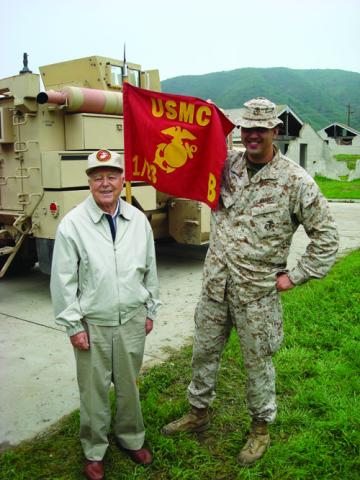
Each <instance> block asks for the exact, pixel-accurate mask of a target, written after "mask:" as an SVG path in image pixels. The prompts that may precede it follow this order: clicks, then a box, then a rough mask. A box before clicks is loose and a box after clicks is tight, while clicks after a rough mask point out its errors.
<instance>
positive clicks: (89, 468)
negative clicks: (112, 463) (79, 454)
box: [84, 460, 104, 480]
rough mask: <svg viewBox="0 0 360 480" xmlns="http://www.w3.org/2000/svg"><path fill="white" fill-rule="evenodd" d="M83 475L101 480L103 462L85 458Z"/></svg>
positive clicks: (90, 478)
mask: <svg viewBox="0 0 360 480" xmlns="http://www.w3.org/2000/svg"><path fill="white" fill-rule="evenodd" d="M84 475H85V477H86V478H87V479H88V480H103V479H104V463H103V462H102V461H92V460H86V461H85V467H84Z"/></svg>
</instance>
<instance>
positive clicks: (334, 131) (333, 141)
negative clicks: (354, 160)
mask: <svg viewBox="0 0 360 480" xmlns="http://www.w3.org/2000/svg"><path fill="white" fill-rule="evenodd" d="M318 134H319V135H320V136H321V138H322V139H324V140H325V141H326V143H327V144H328V145H329V147H330V150H331V151H332V154H333V155H338V154H340V153H343V154H349V155H351V154H353V155H354V154H355V155H357V154H358V155H360V132H359V131H358V130H355V128H352V127H350V126H349V125H345V124H344V123H338V122H334V123H331V124H330V125H328V126H327V127H325V128H322V129H321V130H319V131H318Z"/></svg>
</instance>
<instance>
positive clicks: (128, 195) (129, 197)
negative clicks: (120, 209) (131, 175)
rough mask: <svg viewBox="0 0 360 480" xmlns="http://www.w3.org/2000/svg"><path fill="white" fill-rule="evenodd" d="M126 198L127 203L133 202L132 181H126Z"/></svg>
mask: <svg viewBox="0 0 360 480" xmlns="http://www.w3.org/2000/svg"><path fill="white" fill-rule="evenodd" d="M125 198H126V201H127V203H130V204H131V203H132V195H131V182H129V181H128V182H125Z"/></svg>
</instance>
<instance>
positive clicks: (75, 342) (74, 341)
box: [70, 331, 90, 350]
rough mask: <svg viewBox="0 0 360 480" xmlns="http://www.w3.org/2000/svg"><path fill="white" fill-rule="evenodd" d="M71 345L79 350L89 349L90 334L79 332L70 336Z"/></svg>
mask: <svg viewBox="0 0 360 480" xmlns="http://www.w3.org/2000/svg"><path fill="white" fill-rule="evenodd" d="M70 342H71V345H72V346H73V347H75V348H78V349H79V350H89V348H90V345H89V337H88V334H87V333H86V332H85V331H84V332H79V333H77V334H76V335H72V336H71V337H70Z"/></svg>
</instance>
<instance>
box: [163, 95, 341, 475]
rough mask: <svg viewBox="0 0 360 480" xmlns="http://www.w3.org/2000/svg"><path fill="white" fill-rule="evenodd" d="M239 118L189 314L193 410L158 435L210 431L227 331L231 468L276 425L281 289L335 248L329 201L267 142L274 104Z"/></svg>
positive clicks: (254, 456)
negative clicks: (233, 340)
mask: <svg viewBox="0 0 360 480" xmlns="http://www.w3.org/2000/svg"><path fill="white" fill-rule="evenodd" d="M244 107H245V108H244V109H243V110H242V116H241V119H240V121H239V124H240V126H241V137H242V142H243V144H244V146H245V148H246V151H245V152H244V153H243V152H239V151H230V152H229V154H228V158H227V161H226V163H225V167H224V171H223V179H222V186H221V198H220V203H219V206H218V209H217V210H216V211H215V212H213V214H212V219H211V236H210V246H209V250H208V252H207V256H206V260H205V266H204V272H203V288H202V293H201V297H200V300H199V303H198V305H197V308H196V313H195V334H194V346H193V360H192V367H193V375H192V381H191V383H190V385H189V387H188V399H189V402H190V405H191V406H192V409H191V412H190V413H189V414H187V415H185V416H184V417H182V418H181V419H179V420H176V421H174V422H172V423H170V424H168V425H166V426H165V427H164V429H163V433H164V434H166V435H173V434H175V433H177V432H185V431H187V432H199V431H202V430H205V429H206V428H208V426H209V413H208V406H209V405H210V404H211V402H212V401H213V399H214V396H215V387H216V379H217V372H218V368H219V363H220V357H221V353H222V351H223V348H224V345H225V343H226V341H227V339H228V337H229V334H230V331H231V329H232V327H234V328H235V329H236V331H237V333H238V337H239V341H240V345H241V350H242V355H243V359H244V368H245V370H246V374H247V384H246V396H247V405H248V410H249V414H250V417H251V419H252V425H251V431H250V435H249V438H248V440H247V442H246V444H245V446H244V447H243V449H242V450H241V452H240V454H239V456H238V461H239V463H240V464H241V465H243V466H247V465H251V464H252V463H254V462H255V461H256V460H258V459H259V458H260V457H261V456H262V455H263V454H264V452H265V451H266V449H267V447H268V445H269V443H270V435H269V431H268V424H269V423H271V422H273V421H274V420H275V416H276V401H275V371H274V366H273V362H272V356H273V355H274V353H275V352H276V351H277V350H278V349H279V348H280V345H281V342H282V339H283V325H282V309H281V303H280V298H279V292H281V291H284V290H289V289H291V288H293V287H294V286H296V285H299V284H301V283H304V282H306V281H307V280H309V279H311V278H321V277H323V276H324V275H325V274H326V273H327V272H328V271H329V269H330V268H331V266H332V264H333V263H334V260H335V255H336V252H337V248H338V234H337V230H336V226H335V223H334V220H333V218H332V216H331V214H330V211H329V207H328V204H327V202H326V200H325V199H324V197H323V196H322V195H321V193H320V191H319V189H318V187H317V185H316V183H315V182H314V180H313V179H312V178H311V176H310V175H309V174H308V173H307V172H306V171H305V170H303V169H302V168H301V167H300V166H299V165H297V164H296V163H294V162H293V161H291V160H290V159H289V158H287V157H285V156H284V155H282V154H281V153H280V151H279V150H278V148H277V147H276V146H275V145H274V144H273V141H274V139H275V137H276V135H277V133H278V126H279V124H281V123H282V122H281V120H280V119H278V118H277V116H276V107H275V105H274V104H273V103H272V102H270V101H269V100H267V99H264V98H256V99H253V100H250V101H248V102H247V103H245V105H244ZM300 224H301V225H303V227H304V229H305V231H306V233H307V235H308V236H309V238H310V243H309V245H308V247H307V249H306V252H305V253H304V255H303V256H302V257H301V258H300V259H299V260H298V262H297V264H296V265H295V266H294V267H293V268H291V269H290V270H289V271H288V270H286V263H287V257H288V254H289V248H290V244H291V240H292V237H293V235H294V233H295V231H296V230H297V228H298V226H299V225H300Z"/></svg>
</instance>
